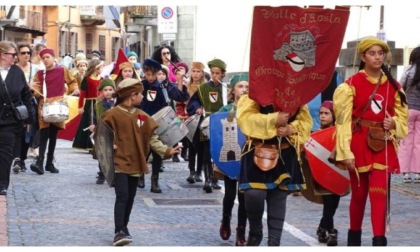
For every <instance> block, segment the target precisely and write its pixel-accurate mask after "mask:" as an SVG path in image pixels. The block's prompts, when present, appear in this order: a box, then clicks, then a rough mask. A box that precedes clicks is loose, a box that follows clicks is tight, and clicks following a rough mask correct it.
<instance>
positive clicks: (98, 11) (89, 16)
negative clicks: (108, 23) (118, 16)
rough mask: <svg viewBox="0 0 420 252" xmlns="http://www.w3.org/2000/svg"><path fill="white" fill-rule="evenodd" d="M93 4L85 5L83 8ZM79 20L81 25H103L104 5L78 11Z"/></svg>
mask: <svg viewBox="0 0 420 252" xmlns="http://www.w3.org/2000/svg"><path fill="white" fill-rule="evenodd" d="M89 7H93V6H85V8H89ZM80 21H81V22H82V25H83V26H88V27H89V26H95V25H103V24H104V23H105V18H104V7H103V6H95V10H94V11H90V12H89V11H85V12H83V11H82V10H81V11H80Z"/></svg>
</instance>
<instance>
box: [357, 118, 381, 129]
mask: <svg viewBox="0 0 420 252" xmlns="http://www.w3.org/2000/svg"><path fill="white" fill-rule="evenodd" d="M356 121H357V120H356V119H354V118H353V122H354V123H356ZM358 124H359V125H360V126H363V127H375V128H383V126H384V125H383V123H382V122H374V121H370V120H366V119H359V122H358Z"/></svg>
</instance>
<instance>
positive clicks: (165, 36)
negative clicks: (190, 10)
mask: <svg viewBox="0 0 420 252" xmlns="http://www.w3.org/2000/svg"><path fill="white" fill-rule="evenodd" d="M162 40H171V41H172V40H176V34H175V33H163V34H162Z"/></svg>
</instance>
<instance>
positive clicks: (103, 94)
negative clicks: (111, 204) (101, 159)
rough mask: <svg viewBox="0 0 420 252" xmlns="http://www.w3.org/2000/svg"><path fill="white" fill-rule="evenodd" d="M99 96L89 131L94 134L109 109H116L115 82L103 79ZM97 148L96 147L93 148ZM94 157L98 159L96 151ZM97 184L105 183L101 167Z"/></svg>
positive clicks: (99, 88) (99, 87)
mask: <svg viewBox="0 0 420 252" xmlns="http://www.w3.org/2000/svg"><path fill="white" fill-rule="evenodd" d="M98 90H99V92H100V93H99V96H98V98H97V101H96V104H95V110H94V115H95V116H94V117H93V124H92V125H91V126H89V130H90V131H91V132H93V131H94V130H95V127H96V125H97V122H98V120H99V118H101V116H102V115H103V114H104V113H105V112H106V111H107V110H109V109H111V108H112V107H114V104H115V100H114V98H113V97H112V95H113V94H114V93H115V82H114V81H113V80H112V79H103V80H102V81H101V83H100V84H99V86H98ZM93 148H95V146H94V147H93ZM93 153H94V155H93V157H94V158H95V159H96V155H95V153H96V152H95V151H94V152H93ZM96 178H97V180H96V184H98V185H100V184H103V183H104V182H105V176H104V173H103V172H102V169H101V166H100V165H99V172H98V176H97V177H96Z"/></svg>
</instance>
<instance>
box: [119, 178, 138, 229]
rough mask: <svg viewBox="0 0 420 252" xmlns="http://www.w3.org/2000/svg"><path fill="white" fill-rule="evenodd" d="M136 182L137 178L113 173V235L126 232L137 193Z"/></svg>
mask: <svg viewBox="0 0 420 252" xmlns="http://www.w3.org/2000/svg"><path fill="white" fill-rule="evenodd" d="M138 181H139V178H138V177H133V176H129V175H127V174H125V173H115V177H114V186H115V196H116V198H115V206H114V222H115V233H117V232H119V231H121V230H124V231H126V230H127V225H128V222H129V220H130V214H131V209H132V208H133V204H134V197H135V196H136V192H137V183H138Z"/></svg>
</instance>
